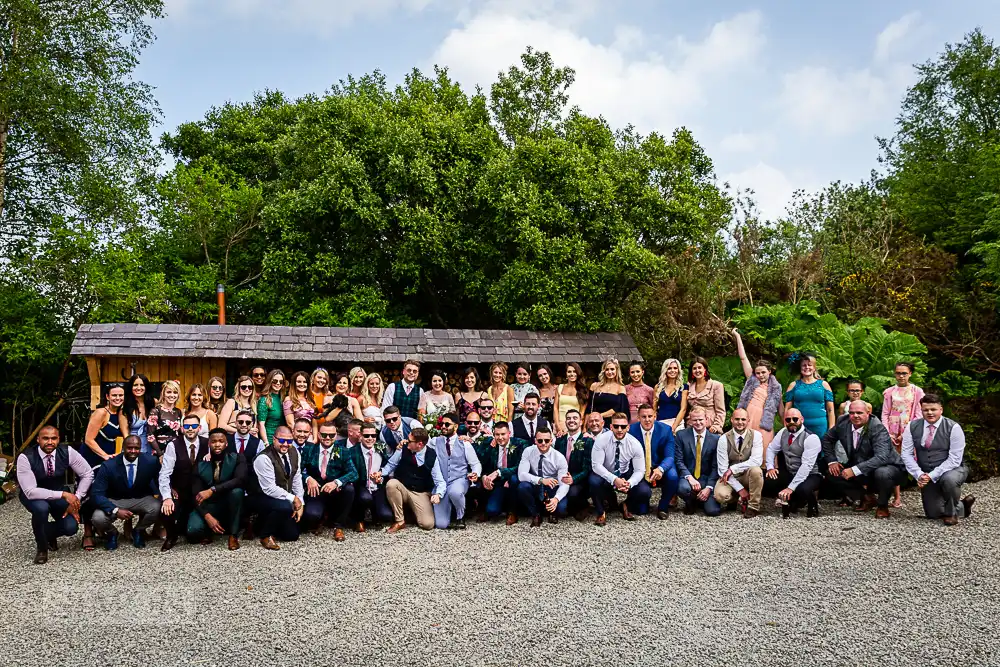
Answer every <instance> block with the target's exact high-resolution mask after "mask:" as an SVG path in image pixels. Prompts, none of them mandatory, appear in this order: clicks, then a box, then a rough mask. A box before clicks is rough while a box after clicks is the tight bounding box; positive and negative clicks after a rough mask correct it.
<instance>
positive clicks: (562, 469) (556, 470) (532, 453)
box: [517, 445, 613, 500]
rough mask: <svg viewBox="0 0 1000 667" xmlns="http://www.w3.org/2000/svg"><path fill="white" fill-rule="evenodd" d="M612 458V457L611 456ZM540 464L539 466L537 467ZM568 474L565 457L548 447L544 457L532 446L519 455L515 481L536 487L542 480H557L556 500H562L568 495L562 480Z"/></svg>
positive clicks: (566, 486)
mask: <svg viewBox="0 0 1000 667" xmlns="http://www.w3.org/2000/svg"><path fill="white" fill-rule="evenodd" d="M612 456H613V455H612ZM539 462H541V465H539ZM567 473H569V464H568V463H566V457H565V456H563V455H562V453H560V452H559V451H558V450H557V449H556V448H555V447H550V448H549V451H547V452H545V456H544V457H543V456H542V453H541V452H540V451H538V445H532V446H530V447H528V448H527V449H525V450H524V453H523V454H521V463H520V464H518V466H517V479H518V480H519V481H522V482H528V483H529V484H534V485H535V486H538V485H540V484H541V483H542V480H543V479H550V478H551V479H557V480H559V486H558V487H557V488H556V500H562V499H563V498H565V497H566V494H567V493H569V484H564V483H563V481H562V478H563V477H565V476H566V474H567Z"/></svg>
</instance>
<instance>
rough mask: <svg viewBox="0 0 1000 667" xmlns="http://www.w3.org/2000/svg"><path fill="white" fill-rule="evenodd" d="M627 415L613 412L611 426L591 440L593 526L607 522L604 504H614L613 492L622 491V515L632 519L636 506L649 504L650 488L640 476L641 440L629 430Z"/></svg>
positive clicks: (642, 469) (642, 470)
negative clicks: (630, 433) (595, 514)
mask: <svg viewBox="0 0 1000 667" xmlns="http://www.w3.org/2000/svg"><path fill="white" fill-rule="evenodd" d="M628 426H629V416H628V415H627V414H625V413H624V412H616V413H615V414H613V415H612V416H611V430H610V431H607V432H606V433H602V434H601V435H599V436H598V437H597V439H596V440H595V441H594V448H593V450H592V451H591V453H590V463H591V469H592V472H591V473H590V480H589V481H590V495H591V498H592V499H593V501H594V511H595V512H597V519H595V520H594V525H595V526H604V525H607V522H608V518H607V513H606V511H605V509H604V508H605V505H606V504H612V505H614V504H616V503H617V502H618V501H617V496H614V494H615V492H617V493H622V494H625V500H624V502H622V504H621V510H622V517H623V518H624V519H625V520H626V521H634V520H635V514H634V513H635V512H636V511H638V508H639V506H641V505H644V504H645V505H648V504H649V496H650V495H651V493H652V489H651V488H650V486H649V483H648V482H647V481H646V480H644V479H643V475H644V473H645V471H646V459H645V455H644V454H643V449H642V443H640V442H639V441H638V440H636V439H635V438H633V437H632V436H631V435H629V433H628Z"/></svg>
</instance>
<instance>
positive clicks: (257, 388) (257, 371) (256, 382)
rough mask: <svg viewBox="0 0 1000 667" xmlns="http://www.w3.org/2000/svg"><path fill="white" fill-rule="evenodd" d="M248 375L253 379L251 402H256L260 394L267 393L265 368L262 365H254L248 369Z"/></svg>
mask: <svg viewBox="0 0 1000 667" xmlns="http://www.w3.org/2000/svg"><path fill="white" fill-rule="evenodd" d="M250 377H251V378H252V379H253V387H254V388H253V402H254V404H256V403H257V401H258V400H260V397H261V396H264V395H265V394H267V393H268V386H267V369H266V368H264V367H263V366H254V367H253V368H251V369H250Z"/></svg>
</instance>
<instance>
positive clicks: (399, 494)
mask: <svg viewBox="0 0 1000 667" xmlns="http://www.w3.org/2000/svg"><path fill="white" fill-rule="evenodd" d="M429 439H430V438H429V437H428V435H427V431H425V430H424V429H422V428H415V429H413V430H412V431H410V435H409V436H408V440H407V443H406V446H405V447H399V448H398V449H397V450H396V453H395V454H393V455H392V458H390V459H389V462H388V463H386V464H385V465H384V466H382V470H381V471H379V472H374V473H372V474H371V478H372V479H373V480H374V481H375V483H376V484H381V483H382V480H383V479H385V478H387V477H389V475H393V478H392V479H390V480H389V481H388V482H387V483H386V485H385V495H386V498H387V499H388V500H389V505H390V506H391V507H392V514H393V521H394V523H393V524H392V525H391V526H389V529H388V530H387V531H386V532H387V533H390V534H392V533H398V532H399V531H401V530H403V528H406V520H405V518H404V516H405V515H404V509H405V507H409V508H410V509H411V510H412V511H413V514H414V516H415V517H416V519H417V525H418V526H420V527H421V528H423V529H424V530H430V529H431V528H433V527H434V505H437V504H438V503H440V502H441V498H442V497H443V496H444V494H445V492H446V491H447V489H448V485H447V483H446V482H445V479H444V474H443V473H442V472H441V462H440V461H439V460H438V457H437V452H436V451H435V450H434V448H433V447H428V446H427V441H428V440H429Z"/></svg>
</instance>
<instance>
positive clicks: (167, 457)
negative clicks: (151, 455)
mask: <svg viewBox="0 0 1000 667" xmlns="http://www.w3.org/2000/svg"><path fill="white" fill-rule="evenodd" d="M175 444H176V443H175V442H169V443H167V448H166V449H165V450H163V458H162V459H161V460H160V476H159V478H158V479H157V486H159V488H160V499H161V500H168V499H171V498H173V496H172V495H171V494H170V477H171V476H172V475H173V474H174V466H175V465H177V452H176V451H175V450H174V445H175ZM191 444H192V443H191V441H190V440H188V439H187V438H184V446H185V447H187V448H188V450H190V449H191ZM198 445H199V439H198V438H196V439H195V441H194V450H195V452H197V451H198ZM189 453H190V452H189ZM197 464H198V462H197V461H191V469H192V472H193V471H194V467H195V466H196V465H197Z"/></svg>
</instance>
